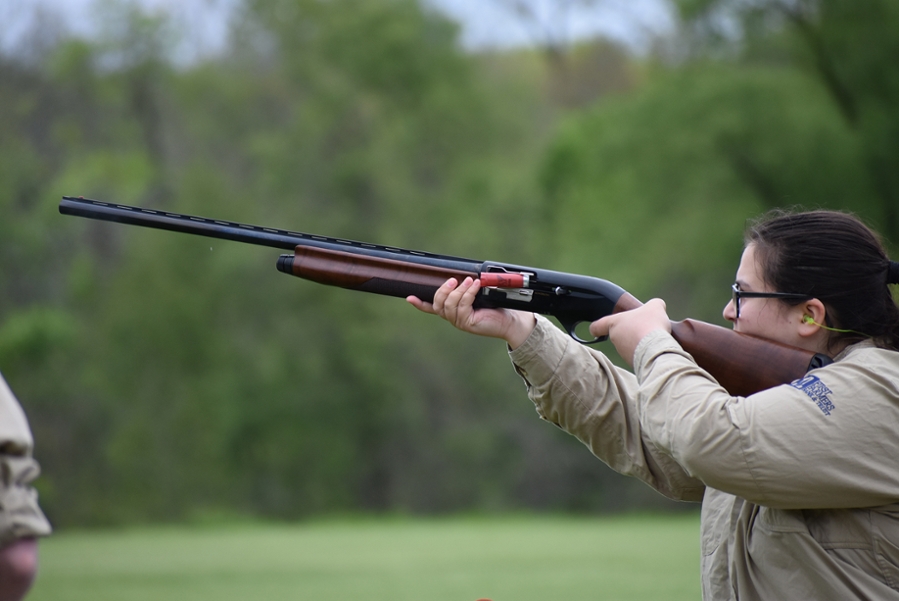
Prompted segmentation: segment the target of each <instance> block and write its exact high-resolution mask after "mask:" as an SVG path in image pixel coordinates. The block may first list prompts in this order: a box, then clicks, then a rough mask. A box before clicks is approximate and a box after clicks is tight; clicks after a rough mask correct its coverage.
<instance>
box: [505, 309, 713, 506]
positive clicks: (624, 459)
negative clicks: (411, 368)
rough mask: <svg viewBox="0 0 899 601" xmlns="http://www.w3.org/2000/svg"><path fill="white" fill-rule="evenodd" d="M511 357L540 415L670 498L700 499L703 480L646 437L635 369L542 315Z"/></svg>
mask: <svg viewBox="0 0 899 601" xmlns="http://www.w3.org/2000/svg"><path fill="white" fill-rule="evenodd" d="M510 357H511V359H512V362H513V365H514V366H515V369H516V370H517V372H518V373H519V375H520V376H521V377H522V378H523V379H524V381H525V384H526V386H527V389H528V396H529V397H530V399H531V400H532V401H533V402H534V404H535V406H536V408H537V413H538V414H539V415H540V417H541V418H543V419H545V420H547V421H549V422H552V423H553V424H555V425H557V426H559V427H560V428H562V429H563V430H565V431H566V432H568V433H570V434H572V435H573V436H575V437H576V438H578V439H579V440H580V441H581V442H583V443H584V444H585V445H587V447H589V448H590V450H591V451H592V452H593V454H594V455H596V456H597V457H598V458H599V459H601V460H602V461H603V462H605V463H606V464H607V465H609V466H610V467H611V468H612V469H614V470H615V471H617V472H619V473H622V474H624V475H627V476H634V477H636V478H639V479H640V480H643V481H644V482H646V483H647V484H649V485H650V486H651V487H653V488H654V489H656V490H657V491H659V492H660V493H662V494H663V495H665V496H667V497H669V498H672V499H677V500H685V501H700V500H701V499H702V494H703V490H704V487H703V485H702V483H700V482H699V481H697V480H696V479H693V478H691V477H689V476H687V474H686V473H685V472H684V470H683V469H682V468H681V467H680V466H678V465H677V463H675V461H674V460H673V459H672V458H671V457H670V456H669V455H668V454H666V453H664V452H661V451H660V450H659V449H658V448H657V447H656V446H655V445H654V444H653V443H652V442H651V441H650V440H649V439H647V438H646V437H645V436H644V435H643V432H642V430H641V428H640V423H639V420H638V418H637V414H636V412H635V403H636V398H637V380H636V378H635V377H634V375H633V374H632V373H630V372H629V371H627V370H624V369H621V368H618V367H616V366H615V365H613V364H612V363H611V361H609V359H608V358H607V357H606V356H605V355H603V354H602V353H599V352H596V351H594V350H592V349H590V348H588V347H586V346H585V345H582V344H580V343H577V342H575V341H574V340H572V339H571V338H570V337H569V336H568V335H566V334H565V333H564V332H562V331H561V330H560V329H559V328H557V327H555V326H553V325H552V324H551V323H550V322H549V321H548V320H547V319H545V318H543V317H540V316H538V319H537V327H536V328H535V329H534V331H533V333H532V334H531V336H530V337H529V338H528V339H527V340H526V341H525V343H524V344H522V345H521V346H520V347H518V348H517V349H515V350H513V351H511V352H510Z"/></svg>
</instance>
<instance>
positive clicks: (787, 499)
mask: <svg viewBox="0 0 899 601" xmlns="http://www.w3.org/2000/svg"><path fill="white" fill-rule="evenodd" d="M897 362H899V354H897V353H893V352H891V351H885V350H881V349H875V348H873V347H872V348H865V349H858V350H854V351H852V352H851V353H850V354H849V355H848V358H846V359H842V360H840V361H839V362H837V363H834V364H832V365H829V366H827V367H824V368H821V369H818V370H813V371H812V372H809V374H807V376H806V377H805V378H803V379H801V380H797V381H796V382H793V383H792V384H785V385H782V386H777V387H774V388H771V389H769V390H765V391H762V392H760V393H757V394H754V395H752V396H749V397H745V398H744V397H732V396H730V395H729V394H728V393H727V391H725V390H724V389H723V388H722V387H721V386H720V385H719V384H718V383H717V382H716V381H715V380H714V379H713V378H712V377H711V376H710V375H709V374H708V373H706V372H705V371H703V370H702V369H700V368H699V367H698V366H697V365H696V364H695V363H694V362H693V360H692V358H691V357H690V356H689V355H688V354H687V353H686V352H684V351H683V350H682V349H681V348H680V346H679V345H678V344H677V343H676V342H675V341H674V339H673V338H671V336H670V335H668V334H666V333H664V332H654V333H652V334H650V335H648V336H647V337H646V338H644V339H643V340H642V341H641V342H640V344H639V345H638V347H637V351H636V353H635V357H634V365H635V369H636V374H637V378H638V380H639V383H640V384H639V393H638V397H639V401H638V412H639V421H640V424H641V426H642V427H643V429H644V431H645V436H647V437H648V438H649V439H651V440H653V441H654V443H655V444H656V445H657V446H658V448H659V449H660V450H661V451H662V452H665V453H668V454H670V455H671V456H672V457H674V459H675V460H676V461H677V462H678V464H679V465H681V466H683V468H684V469H685V470H686V471H687V473H689V474H690V475H691V476H693V477H695V478H697V479H699V480H701V481H702V482H704V483H705V484H706V485H707V486H709V487H712V488H715V489H718V490H721V491H724V492H727V493H731V494H734V495H736V496H739V497H742V498H744V499H746V500H748V501H750V502H752V503H755V504H758V505H765V506H768V507H774V508H780V509H819V508H830V509H840V508H859V507H875V506H881V505H886V504H889V503H894V502H896V500H897V499H899V471H897V470H896V467H895V458H896V456H897V455H899V434H897V431H896V423H897V420H899V390H897V386H899V367H897Z"/></svg>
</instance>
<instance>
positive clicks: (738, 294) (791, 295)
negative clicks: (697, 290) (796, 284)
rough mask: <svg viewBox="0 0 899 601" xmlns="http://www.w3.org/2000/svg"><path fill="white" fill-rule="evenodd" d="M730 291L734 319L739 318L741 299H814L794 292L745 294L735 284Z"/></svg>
mask: <svg viewBox="0 0 899 601" xmlns="http://www.w3.org/2000/svg"><path fill="white" fill-rule="evenodd" d="M730 289H731V294H732V296H731V300H733V302H734V311H735V312H736V319H739V318H740V299H741V298H780V299H783V300H809V299H812V298H814V297H813V296H809V295H808V294H797V293H795V292H746V291H745V290H740V288H739V287H738V285H737V284H736V283H735V284H734V285H733V286H731V287H730Z"/></svg>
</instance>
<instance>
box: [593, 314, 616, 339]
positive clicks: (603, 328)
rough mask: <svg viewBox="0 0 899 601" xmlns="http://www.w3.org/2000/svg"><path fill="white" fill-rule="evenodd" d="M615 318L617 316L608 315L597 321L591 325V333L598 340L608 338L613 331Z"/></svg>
mask: <svg viewBox="0 0 899 601" xmlns="http://www.w3.org/2000/svg"><path fill="white" fill-rule="evenodd" d="M615 317H616V316H615V315H606V316H605V317H602V318H600V319H597V320H596V321H594V322H593V323H591V324H590V333H591V334H593V335H594V336H596V337H597V338H602V337H604V336H608V335H609V331H610V330H611V329H612V323H613V322H614V320H615Z"/></svg>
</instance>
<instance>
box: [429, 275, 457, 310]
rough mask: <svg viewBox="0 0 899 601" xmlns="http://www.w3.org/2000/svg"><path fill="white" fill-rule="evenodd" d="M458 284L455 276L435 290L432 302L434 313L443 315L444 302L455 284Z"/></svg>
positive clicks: (454, 287)
mask: <svg viewBox="0 0 899 601" xmlns="http://www.w3.org/2000/svg"><path fill="white" fill-rule="evenodd" d="M458 285H459V282H458V280H456V278H450V279H448V280H447V281H445V282H444V283H443V285H442V286H440V288H438V289H437V292H435V293H434V302H433V304H432V306H433V308H434V313H435V314H436V315H441V316H442V315H443V313H444V304H445V303H446V299H447V297H448V296H449V295H450V293H451V292H452V291H453V290H455V289H456V286H458Z"/></svg>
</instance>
